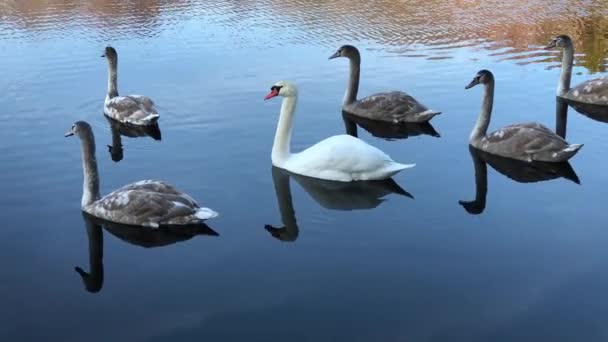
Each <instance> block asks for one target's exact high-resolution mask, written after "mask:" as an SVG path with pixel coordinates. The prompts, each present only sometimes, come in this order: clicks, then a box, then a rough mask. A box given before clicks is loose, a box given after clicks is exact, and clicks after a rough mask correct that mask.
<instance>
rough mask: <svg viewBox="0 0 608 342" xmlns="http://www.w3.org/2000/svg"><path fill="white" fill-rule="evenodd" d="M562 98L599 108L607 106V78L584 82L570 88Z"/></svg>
mask: <svg viewBox="0 0 608 342" xmlns="http://www.w3.org/2000/svg"><path fill="white" fill-rule="evenodd" d="M564 98H566V99H568V100H572V101H576V102H583V103H589V104H594V105H600V106H607V105H608V76H603V77H599V78H595V79H592V80H588V81H585V82H583V83H581V84H579V85H577V86H575V87H573V88H571V89H570V90H569V91H568V92H567V93H566V94H565V95H564Z"/></svg>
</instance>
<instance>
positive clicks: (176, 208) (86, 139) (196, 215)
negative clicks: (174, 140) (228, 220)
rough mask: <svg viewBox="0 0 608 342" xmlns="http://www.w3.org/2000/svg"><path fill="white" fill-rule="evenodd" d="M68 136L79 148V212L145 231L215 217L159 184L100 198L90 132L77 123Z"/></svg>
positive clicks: (141, 184) (124, 189) (140, 184)
mask: <svg viewBox="0 0 608 342" xmlns="http://www.w3.org/2000/svg"><path fill="white" fill-rule="evenodd" d="M71 135H77V136H78V137H79V138H80V139H81V141H82V145H83V149H82V150H83V169H84V186H83V195H82V202H81V207H82V210H83V211H85V212H87V213H89V214H91V215H93V216H96V217H99V218H102V219H104V220H108V221H112V222H117V223H122V224H128V225H135V226H146V227H158V226H160V225H189V224H195V223H198V222H201V221H202V220H206V219H210V218H213V217H215V216H217V213H216V212H215V211H213V210H211V209H209V208H204V207H200V206H199V205H198V203H196V201H195V200H194V199H192V197H190V196H189V195H187V194H184V193H183V192H181V191H179V190H177V189H176V188H175V187H173V186H171V185H169V184H167V183H164V182H162V181H154V180H143V181H139V182H136V183H132V184H129V185H126V186H124V187H122V188H120V189H118V190H115V191H113V192H111V193H110V194H108V195H106V196H104V197H102V198H100V196H99V177H98V172H97V163H96V161H95V137H94V135H93V130H92V129H91V126H90V125H89V124H88V123H86V122H84V121H78V122H76V123H75V124H74V125H73V126H72V128H71V129H70V130H69V131H68V132H67V133H66V137H67V136H71Z"/></svg>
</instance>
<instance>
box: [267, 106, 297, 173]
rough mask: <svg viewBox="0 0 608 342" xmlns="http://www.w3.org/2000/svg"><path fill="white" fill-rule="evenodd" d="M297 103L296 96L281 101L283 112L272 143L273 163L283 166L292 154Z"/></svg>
mask: <svg viewBox="0 0 608 342" xmlns="http://www.w3.org/2000/svg"><path fill="white" fill-rule="evenodd" d="M296 103H297V97H296V96H289V97H285V98H283V102H282V103H281V113H280V114H279V122H278V124H277V131H276V133H275V135H274V143H273V145H272V163H273V164H274V165H276V166H281V165H282V164H283V163H284V162H285V161H286V160H287V159H288V158H289V156H290V155H291V152H290V144H291V130H292V124H293V115H294V111H295V108H296Z"/></svg>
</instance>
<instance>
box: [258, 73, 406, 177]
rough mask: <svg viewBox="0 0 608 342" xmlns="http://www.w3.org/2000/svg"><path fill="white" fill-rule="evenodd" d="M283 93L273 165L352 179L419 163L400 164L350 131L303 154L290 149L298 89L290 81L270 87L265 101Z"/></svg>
mask: <svg viewBox="0 0 608 342" xmlns="http://www.w3.org/2000/svg"><path fill="white" fill-rule="evenodd" d="M275 96H283V103H282V104H281V114H280V116H279V122H278V124H277V130H276V133H275V137H274V144H273V146H272V164H273V165H274V166H276V167H279V168H282V169H285V170H287V171H290V172H293V173H297V174H300V175H304V176H309V177H314V178H320V179H327V180H334V181H341V182H350V181H357V180H378V179H387V178H390V177H391V176H393V175H394V174H396V173H398V172H399V171H401V170H404V169H407V168H410V167H414V166H415V165H416V164H400V163H397V162H395V161H393V160H392V159H391V157H389V156H388V155H387V154H386V153H384V152H382V151H380V150H379V149H377V148H375V147H373V146H371V145H369V144H367V143H365V142H363V141H362V140H360V139H358V138H355V137H353V136H350V135H347V134H341V135H334V136H332V137H329V138H327V139H325V140H322V141H320V142H318V143H316V144H315V145H313V146H311V147H309V148H307V149H305V150H304V151H302V152H300V153H294V154H292V153H291V151H290V144H291V130H292V123H293V116H294V112H295V108H296V103H297V99H298V89H297V87H296V86H295V84H293V83H291V82H288V81H279V82H277V83H276V84H275V85H273V86H272V87H271V88H270V93H269V94H268V95H266V96H265V97H264V99H265V100H268V99H270V98H273V97H275Z"/></svg>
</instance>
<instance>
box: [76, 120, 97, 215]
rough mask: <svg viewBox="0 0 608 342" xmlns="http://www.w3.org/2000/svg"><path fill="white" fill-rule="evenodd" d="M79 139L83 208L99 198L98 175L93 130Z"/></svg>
mask: <svg viewBox="0 0 608 342" xmlns="http://www.w3.org/2000/svg"><path fill="white" fill-rule="evenodd" d="M80 141H81V145H82V171H83V173H84V182H83V185H82V200H81V202H80V204H81V206H82V207H83V208H84V207H85V206H88V205H90V204H91V203H93V202H95V201H97V200H98V199H99V175H98V173H97V159H95V136H94V135H93V132H88V133H85V134H83V136H82V137H81V140H80Z"/></svg>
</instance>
